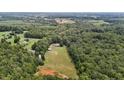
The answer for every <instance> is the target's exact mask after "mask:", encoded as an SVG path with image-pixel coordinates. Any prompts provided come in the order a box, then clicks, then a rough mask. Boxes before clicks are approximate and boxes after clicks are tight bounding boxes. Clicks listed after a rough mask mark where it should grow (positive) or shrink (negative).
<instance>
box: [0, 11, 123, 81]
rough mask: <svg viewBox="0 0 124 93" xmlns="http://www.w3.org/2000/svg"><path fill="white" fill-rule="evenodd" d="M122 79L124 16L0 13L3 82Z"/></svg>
mask: <svg viewBox="0 0 124 93" xmlns="http://www.w3.org/2000/svg"><path fill="white" fill-rule="evenodd" d="M123 79H124V13H123V12H118V13H117V12H107V13H106V12H99V13H98V12H90V13H89V12H77V13H75V12H58V13H57V12H0V80H123Z"/></svg>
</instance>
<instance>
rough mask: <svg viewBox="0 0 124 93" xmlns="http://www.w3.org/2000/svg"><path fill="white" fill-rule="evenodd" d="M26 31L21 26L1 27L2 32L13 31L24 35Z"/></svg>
mask: <svg viewBox="0 0 124 93" xmlns="http://www.w3.org/2000/svg"><path fill="white" fill-rule="evenodd" d="M24 30H25V29H24V28H22V27H19V26H4V25H3V26H2V25H0V32H6V31H13V32H16V33H23V31H24Z"/></svg>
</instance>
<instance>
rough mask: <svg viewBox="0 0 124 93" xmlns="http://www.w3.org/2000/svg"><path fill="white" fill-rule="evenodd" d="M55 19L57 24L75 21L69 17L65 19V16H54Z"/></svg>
mask: <svg viewBox="0 0 124 93" xmlns="http://www.w3.org/2000/svg"><path fill="white" fill-rule="evenodd" d="M55 21H56V22H57V23H58V24H73V23H75V21H73V20H71V19H65V18H56V19H55Z"/></svg>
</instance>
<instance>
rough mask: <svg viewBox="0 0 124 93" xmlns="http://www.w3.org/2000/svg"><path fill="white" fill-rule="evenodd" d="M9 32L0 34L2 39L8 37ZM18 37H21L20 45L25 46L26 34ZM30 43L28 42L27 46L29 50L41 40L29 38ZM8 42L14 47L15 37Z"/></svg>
mask: <svg viewBox="0 0 124 93" xmlns="http://www.w3.org/2000/svg"><path fill="white" fill-rule="evenodd" d="M9 33H10V32H9V31H8V32H0V39H1V38H3V37H4V36H5V37H6V36H7V35H9ZM17 36H19V37H20V44H23V42H24V40H25V38H24V34H17ZM28 39H29V42H27V45H26V46H25V48H27V49H31V46H32V45H33V44H34V43H35V42H37V41H38V40H39V39H33V38H28ZM7 41H8V42H11V44H12V45H14V36H12V38H10V39H7Z"/></svg>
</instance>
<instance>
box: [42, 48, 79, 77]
mask: <svg viewBox="0 0 124 93" xmlns="http://www.w3.org/2000/svg"><path fill="white" fill-rule="evenodd" d="M44 63H45V65H44V66H43V68H50V69H53V70H55V71H57V72H59V73H62V74H65V75H66V76H68V77H69V78H72V79H78V76H77V74H76V69H75V67H74V64H73V63H72V62H71V59H70V57H69V55H68V52H67V50H66V47H55V46H52V50H51V51H47V52H46V54H45V62H44Z"/></svg>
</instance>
